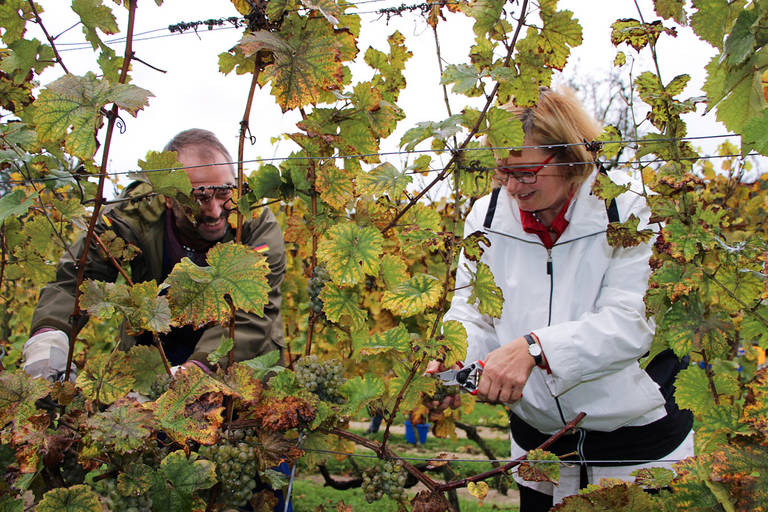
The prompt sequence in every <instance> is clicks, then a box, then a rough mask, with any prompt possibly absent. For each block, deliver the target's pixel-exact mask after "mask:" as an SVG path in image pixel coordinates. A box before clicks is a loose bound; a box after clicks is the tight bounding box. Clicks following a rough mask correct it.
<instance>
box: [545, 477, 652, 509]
mask: <svg viewBox="0 0 768 512" xmlns="http://www.w3.org/2000/svg"><path fill="white" fill-rule="evenodd" d="M609 482H610V483H608V484H607V486H606V487H600V486H597V485H594V484H592V485H589V486H587V488H586V489H583V490H581V491H580V493H579V494H576V495H572V496H568V497H566V498H565V499H564V500H563V501H562V503H561V504H560V505H558V506H557V510H558V511H559V512H593V511H594V512H597V511H608V510H621V511H622V512H647V511H649V510H661V509H662V507H661V505H660V502H659V501H656V498H654V497H652V496H651V495H650V494H648V493H647V492H645V491H644V490H643V488H642V487H640V486H639V485H632V484H629V483H626V482H622V483H612V482H611V481H609ZM611 483H612V485H611Z"/></svg>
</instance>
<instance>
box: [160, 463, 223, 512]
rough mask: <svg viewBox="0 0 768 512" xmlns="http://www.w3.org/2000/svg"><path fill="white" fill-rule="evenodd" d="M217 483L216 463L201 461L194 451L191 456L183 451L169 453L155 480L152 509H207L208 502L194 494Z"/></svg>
mask: <svg viewBox="0 0 768 512" xmlns="http://www.w3.org/2000/svg"><path fill="white" fill-rule="evenodd" d="M217 481H218V480H217V479H216V464H215V463H214V462H211V461H209V460H204V459H200V460H198V455H197V453H195V452H191V453H190V454H189V457H187V455H186V454H185V453H184V451H183V450H177V451H175V452H173V453H169V454H168V456H166V457H165V458H164V459H163V460H162V462H161V463H160V468H159V469H158V470H157V472H156V473H155V474H154V475H153V478H152V490H151V491H150V497H151V498H152V507H153V508H157V509H158V510H167V511H169V512H188V511H190V510H205V508H206V505H205V502H204V501H203V499H202V498H200V497H199V496H197V495H195V492H196V491H198V490H200V489H209V488H211V487H213V486H214V485H216V483H217Z"/></svg>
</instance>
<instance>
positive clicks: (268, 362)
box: [238, 350, 285, 379]
mask: <svg viewBox="0 0 768 512" xmlns="http://www.w3.org/2000/svg"><path fill="white" fill-rule="evenodd" d="M280 358H281V356H280V351H279V350H273V351H272V352H267V353H266V354H264V355H262V356H258V357H254V358H253V359H248V360H247V361H240V363H238V364H241V365H245V366H247V367H248V368H250V369H251V370H253V371H254V373H255V375H256V378H257V379H263V378H264V377H265V376H266V375H267V373H269V372H275V373H277V372H279V371H282V370H284V369H285V368H284V367H283V366H281V365H280Z"/></svg>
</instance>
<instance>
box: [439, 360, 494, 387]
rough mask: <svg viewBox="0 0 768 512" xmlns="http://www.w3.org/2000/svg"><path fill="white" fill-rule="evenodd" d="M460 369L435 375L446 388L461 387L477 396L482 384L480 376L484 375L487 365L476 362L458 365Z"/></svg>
mask: <svg viewBox="0 0 768 512" xmlns="http://www.w3.org/2000/svg"><path fill="white" fill-rule="evenodd" d="M457 364H458V366H459V368H454V369H451V370H446V371H444V372H439V373H436V374H435V377H437V378H439V379H440V380H441V381H442V382H443V384H445V385H446V386H460V387H461V389H463V390H464V391H467V392H468V393H469V394H471V395H476V394H477V386H478V384H479V383H480V375H481V374H482V373H483V368H485V363H483V362H482V361H475V362H472V363H469V364H468V365H466V366H465V365H463V364H462V363H461V362H459V363H457Z"/></svg>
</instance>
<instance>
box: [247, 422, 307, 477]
mask: <svg viewBox="0 0 768 512" xmlns="http://www.w3.org/2000/svg"><path fill="white" fill-rule="evenodd" d="M256 438H257V445H256V454H257V456H258V458H259V468H260V469H261V470H265V469H267V468H271V467H274V466H277V465H278V464H280V463H281V462H289V463H291V462H293V461H295V460H296V459H298V458H299V457H300V456H301V453H302V452H301V450H300V449H299V448H298V447H297V446H296V440H295V439H287V438H286V437H285V436H284V435H283V434H282V433H280V432H264V431H262V432H258V434H257V437H256Z"/></svg>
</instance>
